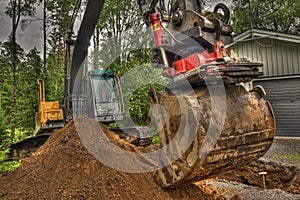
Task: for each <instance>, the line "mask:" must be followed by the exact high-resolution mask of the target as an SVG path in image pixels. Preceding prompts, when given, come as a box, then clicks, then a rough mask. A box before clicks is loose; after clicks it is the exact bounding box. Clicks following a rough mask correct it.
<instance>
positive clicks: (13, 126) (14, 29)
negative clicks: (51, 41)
mask: <svg viewBox="0 0 300 200" xmlns="http://www.w3.org/2000/svg"><path fill="white" fill-rule="evenodd" d="M16 4H17V3H16V1H14V2H13V5H12V7H13V9H12V32H11V38H12V48H13V49H12V53H13V55H12V66H11V67H12V72H13V101H12V109H11V119H10V124H11V138H14V137H15V132H16V127H17V123H16V111H17V43H16V32H17V23H16V21H17V20H16V19H17V14H16V9H17V6H16Z"/></svg>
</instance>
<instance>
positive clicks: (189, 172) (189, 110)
mask: <svg viewBox="0 0 300 200" xmlns="http://www.w3.org/2000/svg"><path fill="white" fill-rule="evenodd" d="M215 87H216V88H210V89H214V91H218V90H220V92H219V93H218V92H214V99H217V100H220V101H224V102H225V106H226V109H224V108H212V107H213V106H212V101H213V100H212V97H211V96H210V92H209V89H208V88H207V87H202V88H198V89H197V90H196V91H195V93H194V94H192V95H190V94H184V93H183V94H182V95H174V94H170V93H168V92H163V93H159V92H157V91H155V90H151V91H149V103H150V106H154V105H160V106H161V107H162V109H156V110H155V109H154V111H153V112H154V113H153V116H154V119H155V121H156V124H157V127H162V128H161V130H160V131H159V137H160V145H161V148H164V147H166V146H168V145H171V146H172V147H171V149H172V152H169V153H171V154H172V153H173V154H174V152H181V153H182V154H181V155H179V154H178V155H179V157H178V158H177V159H176V160H174V161H173V162H172V163H171V164H170V165H168V166H167V167H165V168H163V169H161V170H159V171H158V172H157V174H156V178H157V182H158V184H159V185H161V186H162V187H164V188H170V187H176V186H179V185H182V184H184V183H186V182H193V181H197V180H203V179H205V178H208V177H211V176H213V175H216V174H218V173H220V172H222V171H224V170H228V169H231V168H234V167H237V166H240V165H246V164H248V163H250V162H251V161H254V160H256V159H258V158H259V157H260V156H262V155H263V154H265V153H266V152H267V150H268V149H269V147H270V146H271V144H272V141H273V138H274V134H275V119H274V114H273V111H272V108H271V106H270V104H269V102H268V101H266V100H265V99H264V98H263V95H264V94H265V92H264V90H263V88H262V87H256V88H254V89H253V90H251V91H249V92H248V91H246V90H245V88H244V87H242V86H236V85H227V86H225V89H224V88H223V89H222V88H221V89H220V88H218V86H215ZM222 91H225V93H223V92H222ZM224 95H225V96H226V98H225V99H222V98H223V97H224ZM182 102H183V103H182ZM162 110H164V111H162ZM162 113H164V114H163V117H164V118H165V119H164V120H162V118H163V117H162ZM223 116H224V119H225V120H224V121H223V123H222V117H223ZM162 121H163V122H164V124H162ZM189 132H195V134H194V136H193V135H192V134H189ZM189 137H193V138H189ZM173 140H177V141H179V142H178V143H176V142H175V143H174V144H172V143H173ZM187 140H190V144H188V145H187V147H186V149H184V150H182V149H181V148H182V144H183V145H186V144H185V143H182V141H187ZM173 156H174V155H173Z"/></svg>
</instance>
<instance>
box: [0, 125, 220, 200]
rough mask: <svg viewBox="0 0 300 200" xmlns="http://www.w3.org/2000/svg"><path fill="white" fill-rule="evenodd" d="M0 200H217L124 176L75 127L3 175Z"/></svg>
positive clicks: (147, 176) (188, 188)
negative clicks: (102, 159) (86, 144)
mask: <svg viewBox="0 0 300 200" xmlns="http://www.w3.org/2000/svg"><path fill="white" fill-rule="evenodd" d="M103 131H104V132H105V133H106V134H111V133H109V130H107V129H105V128H103ZM111 135H112V134H111ZM111 138H113V137H111ZM114 140H118V139H117V137H114ZM116 142H117V143H120V144H122V143H123V142H122V141H116ZM131 148H132V147H131ZM111 159H114V158H113V157H112V158H111ZM0 199H214V198H213V196H212V195H209V194H205V193H204V192H202V191H201V190H200V189H199V188H198V187H197V186H195V185H193V184H187V185H185V186H183V187H181V188H176V189H173V190H167V191H165V190H163V189H162V188H161V187H159V186H158V185H157V184H156V182H155V180H154V176H153V173H139V174H138V173H135V174H133V173H125V172H120V171H117V170H114V169H112V168H109V167H108V166H105V165H104V164H102V163H101V162H99V161H97V160H96V159H95V158H94V157H93V156H92V155H91V154H90V153H89V152H88V151H87V150H86V148H85V147H84V146H83V145H82V142H81V140H80V138H79V136H78V133H77V131H76V127H75V124H74V122H70V123H69V124H68V125H66V126H65V127H64V128H62V129H60V130H57V131H55V132H54V133H52V135H51V136H50V138H49V139H48V140H47V142H46V143H45V144H44V145H43V146H42V147H41V148H40V149H39V150H38V151H37V152H35V153H34V154H32V155H31V156H30V157H29V158H26V159H24V160H23V161H22V165H21V166H20V167H19V168H17V169H16V170H14V171H10V172H6V173H4V174H2V176H1V177H0Z"/></svg>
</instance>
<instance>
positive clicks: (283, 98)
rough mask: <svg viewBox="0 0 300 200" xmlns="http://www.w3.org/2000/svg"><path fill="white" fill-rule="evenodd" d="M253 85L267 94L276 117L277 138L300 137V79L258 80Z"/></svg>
mask: <svg viewBox="0 0 300 200" xmlns="http://www.w3.org/2000/svg"><path fill="white" fill-rule="evenodd" d="M253 85H261V86H263V87H264V89H265V90H266V92H267V96H266V99H268V100H269V101H270V102H271V104H272V107H273V110H274V113H275V117H276V123H277V132H276V136H298V137H300V77H294V78H280V79H277V78H276V79H265V80H256V81H253Z"/></svg>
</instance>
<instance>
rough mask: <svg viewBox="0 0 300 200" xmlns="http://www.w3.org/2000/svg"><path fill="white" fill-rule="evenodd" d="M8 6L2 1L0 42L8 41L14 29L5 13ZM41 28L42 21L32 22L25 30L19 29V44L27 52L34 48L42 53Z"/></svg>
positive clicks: (0, 4) (0, 7) (0, 9)
mask: <svg viewBox="0 0 300 200" xmlns="http://www.w3.org/2000/svg"><path fill="white" fill-rule="evenodd" d="M6 6H7V2H5V1H0V41H2V42H4V41H6V40H7V38H8V35H9V34H10V32H11V27H12V25H11V19H10V18H9V17H8V16H7V15H6V14H5V13H4V12H5V8H6ZM41 27H42V21H41V20H39V21H34V22H32V23H31V24H29V25H28V26H27V27H26V28H25V29H24V30H22V29H21V27H20V26H19V27H18V31H17V42H18V44H20V45H21V46H22V48H23V49H24V50H25V51H26V52H27V51H28V50H30V49H32V48H34V47H36V48H37V49H38V50H39V51H42V38H43V33H42V30H41Z"/></svg>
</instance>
